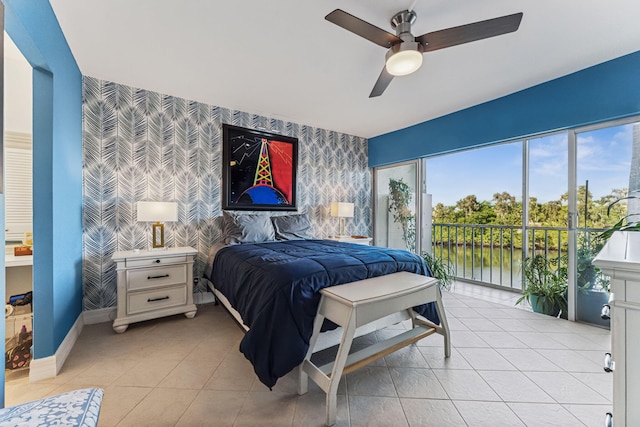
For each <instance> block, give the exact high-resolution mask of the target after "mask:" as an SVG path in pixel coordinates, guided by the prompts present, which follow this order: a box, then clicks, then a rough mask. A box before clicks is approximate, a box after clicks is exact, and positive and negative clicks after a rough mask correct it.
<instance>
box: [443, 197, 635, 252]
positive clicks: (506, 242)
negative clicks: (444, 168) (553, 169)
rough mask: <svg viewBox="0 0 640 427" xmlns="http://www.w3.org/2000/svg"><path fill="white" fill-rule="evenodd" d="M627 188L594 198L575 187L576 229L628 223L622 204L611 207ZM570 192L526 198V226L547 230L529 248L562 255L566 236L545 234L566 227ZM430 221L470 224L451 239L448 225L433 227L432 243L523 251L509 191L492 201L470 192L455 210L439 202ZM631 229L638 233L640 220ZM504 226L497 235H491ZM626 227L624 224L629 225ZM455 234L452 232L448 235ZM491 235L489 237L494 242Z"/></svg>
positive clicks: (517, 210)
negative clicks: (555, 197)
mask: <svg viewBox="0 0 640 427" xmlns="http://www.w3.org/2000/svg"><path fill="white" fill-rule="evenodd" d="M626 194H627V190H626V189H619V190H618V189H613V190H611V194H609V195H607V196H604V197H602V198H600V199H599V200H594V199H593V196H592V194H591V192H588V193H587V192H586V187H585V186H580V187H579V188H578V206H577V207H578V212H579V224H578V227H579V228H590V229H605V228H606V227H609V226H610V225H611V223H612V220H611V218H620V217H622V218H623V219H622V220H621V221H622V223H620V224H619V226H618V229H619V228H620V227H624V225H623V223H624V224H630V223H631V222H630V221H629V218H628V217H626V216H625V215H626V205H625V203H613V204H612V202H614V201H617V200H620V196H621V195H623V197H624V198H629V197H634V196H629V197H626ZM567 198H568V194H567V193H564V194H563V195H561V196H560V198H559V199H558V200H551V201H548V202H546V203H539V202H538V200H537V199H536V198H535V197H531V198H530V199H529V223H528V225H530V226H537V227H547V228H549V230H548V232H546V233H545V232H540V231H537V232H532V233H531V234H530V235H529V236H528V240H529V245H530V246H531V247H533V248H538V249H542V248H548V249H554V250H560V251H566V250H567V240H568V239H567V232H566V231H565V230H559V231H558V232H555V231H554V232H549V231H551V229H552V228H563V229H566V224H567V216H568V207H567ZM432 216H433V223H434V224H436V225H439V224H473V225H476V227H473V228H471V227H469V228H467V229H465V230H463V231H461V230H460V229H459V228H458V229H455V233H456V234H455V235H449V230H450V229H448V228H446V227H439V226H436V227H434V236H433V240H434V242H452V243H455V244H467V245H471V244H474V245H478V246H494V247H498V246H502V247H508V246H512V245H513V247H515V248H522V233H521V231H520V227H521V226H522V202H520V201H517V199H516V197H515V196H512V195H511V194H509V193H508V192H506V191H505V192H502V193H495V194H494V195H493V199H492V200H491V201H486V200H484V201H481V200H478V198H477V197H476V196H475V195H473V194H471V195H468V196H466V197H464V198H462V199H460V200H458V201H457V202H456V204H455V205H454V206H445V205H443V204H442V203H437V204H436V205H435V206H434V207H433V211H432ZM634 224H635V226H636V227H638V229H640V225H638V222H634ZM477 225H491V227H485V228H482V227H477ZM495 226H504V229H503V231H500V232H498V233H499V235H498V236H496V235H494V236H491V233H492V230H493V233H494V234H495V233H497V231H496V230H500V227H497V228H496V227H495ZM627 226H628V225H627ZM451 234H453V233H451ZM492 237H493V238H492Z"/></svg>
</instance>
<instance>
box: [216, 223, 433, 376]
mask: <svg viewBox="0 0 640 427" xmlns="http://www.w3.org/2000/svg"><path fill="white" fill-rule="evenodd" d="M248 216H249V215H241V216H237V217H236V218H238V217H240V218H243V219H242V220H241V221H247V222H248V223H252V224H254V222H253V221H252V220H251V219H250V218H245V217H248ZM294 217H299V215H294ZM236 218H231V219H229V218H227V219H225V228H227V236H228V235H229V233H230V231H229V230H228V228H229V226H228V221H236ZM295 220H296V221H301V222H305V221H304V220H303V219H301V218H295ZM258 222H260V226H261V227H265V226H266V222H264V219H263V218H259V221H258ZM236 225H237V224H236ZM273 225H274V233H273V236H272V235H271V234H270V233H267V235H263V236H256V235H252V236H250V237H249V238H248V239H244V240H245V241H241V242H236V241H234V239H233V238H231V239H229V238H228V237H227V244H226V245H222V244H216V245H214V246H213V247H212V248H211V251H210V253H209V257H208V262H207V266H206V267H205V272H204V279H206V280H207V281H208V282H209V283H208V285H209V286H210V287H211V288H212V290H213V292H214V293H215V295H216V297H217V298H218V299H219V300H220V301H221V302H222V303H223V304H224V305H225V306H226V307H227V308H228V309H229V311H230V312H231V313H232V314H233V315H234V316H235V317H236V319H237V320H238V321H239V322H240V323H241V324H242V325H244V328H245V329H246V331H247V332H246V334H245V336H244V337H243V339H242V341H241V343H240V351H241V352H242V353H243V354H244V355H245V357H246V358H247V359H248V360H249V361H250V362H251V363H252V365H253V367H254V370H255V373H256V375H257V376H258V378H259V379H260V381H261V382H262V383H263V384H265V385H266V386H267V387H269V388H271V387H273V386H274V385H275V383H276V381H277V380H278V378H280V377H282V376H284V375H285V374H287V373H288V372H289V371H291V370H292V369H293V368H295V367H296V366H298V365H299V364H300V363H301V362H302V361H303V359H304V357H305V355H306V353H307V350H308V348H309V339H310V338H311V335H312V332H313V321H314V318H315V315H316V312H317V309H318V303H319V301H320V294H319V291H320V290H321V289H322V288H324V287H327V286H335V285H341V284H344V283H350V282H354V281H358V280H363V279H367V278H371V277H377V276H382V275H386V274H391V273H396V272H400V271H407V272H410V273H416V274H421V275H430V273H429V271H428V268H427V266H426V264H425V263H424V260H423V259H422V258H421V257H420V256H418V255H416V254H413V253H411V252H408V251H403V250H397V249H388V248H379V247H373V246H364V245H358V244H353V243H345V242H336V241H329V240H318V239H309V238H301V237H300V236H299V235H296V236H290V235H287V234H286V233H285V234H282V233H276V232H275V231H277V230H279V229H280V230H279V231H282V227H278V224H277V223H274V224H273ZM240 228H242V227H240ZM258 228H259V227H258ZM266 228H267V229H268V226H266ZM236 231H237V230H236ZM231 234H233V233H232V232H231ZM245 234H251V233H245ZM254 234H255V233H254ZM298 234H302V235H304V233H298ZM278 235H279V236H280V237H282V236H286V237H289V239H287V240H284V239H282V238H281V239H280V240H277V238H276V236H278ZM306 237H308V235H307V236H306ZM256 239H271V240H259V241H260V243H248V242H246V240H256ZM235 243H242V244H235ZM414 309H415V310H416V311H417V312H418V313H419V314H421V315H423V316H424V317H426V318H427V319H429V320H430V321H432V322H433V323H435V324H438V323H439V319H438V316H437V311H436V309H435V306H434V305H433V304H426V305H421V306H418V307H415V308H414ZM397 320H399V319H395V321H397ZM389 321H390V320H386V321H385V322H386V323H388V322H389ZM333 328H335V325H334V324H332V323H331V322H328V321H327V322H325V324H324V326H323V330H331V329H333ZM316 348H317V347H316Z"/></svg>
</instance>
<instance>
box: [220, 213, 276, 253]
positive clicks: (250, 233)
mask: <svg viewBox="0 0 640 427" xmlns="http://www.w3.org/2000/svg"><path fill="white" fill-rule="evenodd" d="M222 215H223V217H224V242H225V243H226V244H227V245H235V244H238V243H260V242H270V241H273V240H275V239H276V237H275V232H274V230H273V224H271V220H270V219H269V215H266V214H231V213H229V212H226V211H224V212H222Z"/></svg>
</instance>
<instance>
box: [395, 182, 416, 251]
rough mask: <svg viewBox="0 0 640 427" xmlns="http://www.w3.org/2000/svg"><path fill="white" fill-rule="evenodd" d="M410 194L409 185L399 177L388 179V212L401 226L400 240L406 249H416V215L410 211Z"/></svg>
mask: <svg viewBox="0 0 640 427" xmlns="http://www.w3.org/2000/svg"><path fill="white" fill-rule="evenodd" d="M411 202H412V194H411V188H410V187H409V185H408V184H407V183H406V182H404V181H403V180H402V178H400V179H393V178H391V179H389V212H390V213H391V214H392V215H393V221H394V222H396V223H398V224H400V226H401V227H402V240H403V241H404V243H405V244H406V245H407V249H408V250H410V251H412V252H415V250H416V243H415V242H416V216H415V215H414V214H413V212H411V209H410V207H409V206H411Z"/></svg>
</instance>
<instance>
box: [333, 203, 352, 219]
mask: <svg viewBox="0 0 640 427" xmlns="http://www.w3.org/2000/svg"><path fill="white" fill-rule="evenodd" d="M331 216H337V217H340V218H353V203H345V202H331Z"/></svg>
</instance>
